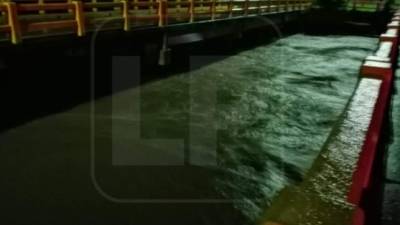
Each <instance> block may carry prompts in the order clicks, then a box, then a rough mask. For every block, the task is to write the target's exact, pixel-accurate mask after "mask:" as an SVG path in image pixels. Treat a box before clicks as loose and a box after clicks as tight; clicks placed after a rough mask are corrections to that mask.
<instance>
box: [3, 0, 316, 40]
mask: <svg viewBox="0 0 400 225" xmlns="http://www.w3.org/2000/svg"><path fill="white" fill-rule="evenodd" d="M311 1H312V0H154V1H145V2H144V1H138V0H108V2H104V1H102V2H99V1H97V0H64V2H57V3H54V2H53V3H51V2H47V1H45V0H32V1H31V2H30V3H26V2H25V3H18V2H12V1H11V2H8V0H0V12H1V14H2V15H4V16H6V17H7V24H5V25H0V32H8V33H10V39H11V42H12V43H13V44H17V43H19V42H20V41H21V37H23V36H24V35H28V34H29V35H30V36H32V35H31V34H32V32H33V31H35V32H37V31H40V30H42V31H44V32H48V33H47V34H51V32H53V30H57V29H65V28H74V30H75V32H76V34H77V36H84V35H85V33H86V30H87V28H89V29H94V28H93V27H92V28H91V27H90V26H94V25H93V24H95V23H93V22H94V21H96V20H101V19H107V18H110V17H112V18H113V19H115V18H116V19H118V20H120V21H121V22H122V25H121V28H122V29H123V30H125V31H129V30H130V28H131V26H141V25H157V26H160V27H162V26H166V25H168V23H169V20H170V21H172V23H185V22H189V23H192V22H194V21H195V20H210V21H213V20H216V19H220V18H233V17H241V16H248V15H260V14H265V13H271V12H279V11H285V12H286V11H294V10H306V9H308V8H309V7H310V6H311ZM185 18H186V21H182V19H185ZM132 21H135V22H134V23H133V22H132ZM20 23H21V24H20ZM114 26H115V25H114ZM114 28H117V27H114ZM121 28H120V29H121ZM54 32H55V33H56V32H57V31H54Z"/></svg>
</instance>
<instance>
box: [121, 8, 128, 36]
mask: <svg viewBox="0 0 400 225" xmlns="http://www.w3.org/2000/svg"><path fill="white" fill-rule="evenodd" d="M128 1H129V0H124V1H121V2H122V17H123V18H124V31H129V30H130V25H129V2H128Z"/></svg>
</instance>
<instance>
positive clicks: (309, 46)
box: [114, 35, 376, 221]
mask: <svg viewBox="0 0 400 225" xmlns="http://www.w3.org/2000/svg"><path fill="white" fill-rule="evenodd" d="M375 47H376V39H372V38H363V37H341V36H332V37H314V36H304V35H294V36H291V37H288V38H284V39H282V40H279V41H277V42H276V43H273V44H270V45H266V46H261V47H258V48H255V49H252V50H249V51H245V52H242V53H240V54H238V55H235V56H231V57H228V58H225V59H224V60H222V61H218V62H215V63H212V64H211V65H208V66H205V67H202V68H200V69H197V70H195V71H192V72H190V73H186V74H179V75H177V76H174V77H171V78H167V79H163V80H160V81H157V82H154V83H151V84H148V85H145V86H143V87H141V88H140V90H138V89H135V90H128V91H125V92H123V93H121V94H120V95H124V96H131V97H132V99H133V98H135V99H136V97H137V96H138V95H139V94H140V97H141V113H142V117H143V121H142V122H143V124H142V132H143V133H142V135H144V136H146V137H147V138H165V137H169V138H172V137H186V138H187V139H188V140H187V142H188V143H189V146H190V147H189V149H188V150H187V151H188V153H187V154H188V155H189V159H186V160H188V161H189V163H188V164H193V165H198V164H199V165H200V166H204V163H205V164H207V163H209V162H208V160H211V161H212V160H213V151H216V152H217V153H216V158H217V159H216V164H217V165H209V166H205V167H207V168H209V169H210V170H212V171H214V173H215V174H217V175H215V177H213V181H212V182H213V185H212V186H213V187H215V188H216V191H217V192H218V193H219V194H220V195H221V196H223V197H224V198H226V199H234V200H235V201H234V204H235V207H236V208H237V209H239V211H240V212H242V213H243V214H244V215H245V216H246V217H247V218H248V219H249V220H250V221H254V220H255V219H256V218H258V216H259V215H260V213H262V212H263V210H264V209H265V207H266V206H267V205H268V204H269V203H270V201H271V199H272V198H273V197H274V195H275V194H276V193H277V191H279V190H280V189H282V188H283V187H284V186H285V185H288V184H290V183H293V182H296V181H300V180H301V179H302V176H303V174H304V173H305V171H306V170H307V169H308V168H309V167H310V166H311V164H312V162H313V159H314V158H315V157H316V156H317V155H318V153H319V150H320V149H321V147H322V145H323V143H324V142H325V140H326V138H327V136H328V134H329V132H330V130H331V128H332V125H333V124H334V123H335V121H336V119H337V118H338V116H339V114H340V113H341V112H342V110H343V108H344V106H345V104H346V103H347V101H348V100H349V97H350V96H351V94H352V92H353V90H354V87H355V84H356V82H357V78H358V77H357V74H358V70H359V66H360V64H361V61H362V59H363V58H364V57H365V56H366V55H367V54H368V53H369V52H371V51H372V50H373V49H374V48H375ZM193 60H194V61H196V60H200V61H201V60H204V58H203V59H202V58H193ZM120 95H117V96H116V98H115V99H116V100H115V102H118V99H119V98H120V97H119V96H120ZM115 102H114V104H115ZM116 104H118V103H116ZM121 104H126V103H125V101H122V103H121ZM191 142H195V143H191ZM213 148H215V149H213ZM160 151H162V149H160ZM176 157H179V156H176ZM186 157H188V156H186ZM184 158H185V157H184ZM178 188H179V187H178ZM193 191H194V192H198V191H199V190H196V188H194V189H193Z"/></svg>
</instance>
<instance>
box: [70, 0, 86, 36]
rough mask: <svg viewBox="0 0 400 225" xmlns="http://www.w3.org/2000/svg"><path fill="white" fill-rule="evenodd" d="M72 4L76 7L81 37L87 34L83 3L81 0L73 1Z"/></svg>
mask: <svg viewBox="0 0 400 225" xmlns="http://www.w3.org/2000/svg"><path fill="white" fill-rule="evenodd" d="M72 4H73V5H74V7H75V21H76V32H77V35H78V36H79V37H82V36H84V35H85V18H84V15H83V3H82V2H81V1H73V2H72Z"/></svg>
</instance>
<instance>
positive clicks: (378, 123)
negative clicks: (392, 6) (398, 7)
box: [347, 12, 400, 225]
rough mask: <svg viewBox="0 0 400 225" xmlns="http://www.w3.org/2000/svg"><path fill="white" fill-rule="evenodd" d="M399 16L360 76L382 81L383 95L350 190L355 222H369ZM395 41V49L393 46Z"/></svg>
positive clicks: (360, 224) (349, 195)
mask: <svg viewBox="0 0 400 225" xmlns="http://www.w3.org/2000/svg"><path fill="white" fill-rule="evenodd" d="M399 16H400V12H396V14H395V16H394V17H393V20H392V22H390V23H389V24H388V28H389V29H388V30H387V32H386V33H385V34H382V35H381V36H380V46H379V48H378V51H377V52H376V53H375V54H374V55H371V56H368V57H367V58H366V60H365V62H364V63H363V65H362V67H361V70H360V75H361V77H362V78H361V79H365V78H366V77H368V78H374V79H379V80H381V81H382V85H381V88H380V89H379V93H378V94H379V97H378V99H377V102H376V105H375V108H374V112H373V116H372V119H371V121H370V125H369V128H368V132H367V136H366V138H365V140H364V145H363V147H362V150H361V152H360V157H359V160H358V162H357V167H356V170H355V171H354V174H353V178H352V185H351V188H350V190H349V193H348V196H347V197H348V201H349V203H352V204H354V205H356V210H355V211H354V214H353V221H352V225H364V224H365V212H364V211H363V205H362V200H363V198H365V192H366V190H368V189H369V188H371V185H372V184H371V177H372V171H373V169H374V168H373V165H374V162H375V161H376V155H377V151H378V143H379V140H380V138H381V130H382V126H383V122H384V118H385V115H386V110H387V108H388V105H389V103H390V95H391V86H392V80H393V74H394V71H393V69H394V68H395V66H396V64H397V54H398V39H399V38H398V33H399V30H398V29H399V25H400V22H399V19H400V18H399ZM386 42H390V43H391V46H390V48H391V50H388V49H389V45H390V44H386Z"/></svg>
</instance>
